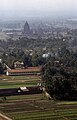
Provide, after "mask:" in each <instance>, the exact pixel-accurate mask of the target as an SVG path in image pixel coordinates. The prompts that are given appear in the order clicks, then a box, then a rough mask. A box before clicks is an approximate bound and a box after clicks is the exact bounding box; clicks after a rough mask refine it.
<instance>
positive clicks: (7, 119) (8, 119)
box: [0, 113, 12, 120]
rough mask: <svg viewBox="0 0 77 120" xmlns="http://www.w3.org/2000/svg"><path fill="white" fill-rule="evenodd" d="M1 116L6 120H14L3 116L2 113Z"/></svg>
mask: <svg viewBox="0 0 77 120" xmlns="http://www.w3.org/2000/svg"><path fill="white" fill-rule="evenodd" d="M0 116H1V117H3V118H4V119H5V120H12V119H11V118H9V117H7V116H5V115H3V114H2V113H0Z"/></svg>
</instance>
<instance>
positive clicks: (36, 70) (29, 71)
mask: <svg viewBox="0 0 77 120" xmlns="http://www.w3.org/2000/svg"><path fill="white" fill-rule="evenodd" d="M40 72H41V67H27V68H26V69H8V70H7V72H6V75H8V76H15V75H40Z"/></svg>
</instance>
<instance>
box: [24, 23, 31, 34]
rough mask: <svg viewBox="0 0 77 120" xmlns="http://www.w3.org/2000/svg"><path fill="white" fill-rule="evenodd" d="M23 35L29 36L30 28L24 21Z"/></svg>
mask: <svg viewBox="0 0 77 120" xmlns="http://www.w3.org/2000/svg"><path fill="white" fill-rule="evenodd" d="M24 34H27V35H29V34H30V27H29V24H28V22H27V21H26V23H25V25H24Z"/></svg>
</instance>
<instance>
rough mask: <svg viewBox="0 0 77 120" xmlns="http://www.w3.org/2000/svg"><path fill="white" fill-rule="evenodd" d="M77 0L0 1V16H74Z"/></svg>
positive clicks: (76, 9)
mask: <svg viewBox="0 0 77 120" xmlns="http://www.w3.org/2000/svg"><path fill="white" fill-rule="evenodd" d="M76 12H77V0H0V16H1V17H7V16H16V15H18V16H28V17H29V16H34V17H37V16H47V15H52V14H62V13H63V14H70V15H71V14H72V15H73V14H76Z"/></svg>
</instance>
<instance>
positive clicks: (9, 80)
mask: <svg viewBox="0 0 77 120" xmlns="http://www.w3.org/2000/svg"><path fill="white" fill-rule="evenodd" d="M39 82H41V78H40V76H0V89H2V88H17V87H21V86H22V87H23V86H36V85H37V83H39Z"/></svg>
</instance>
